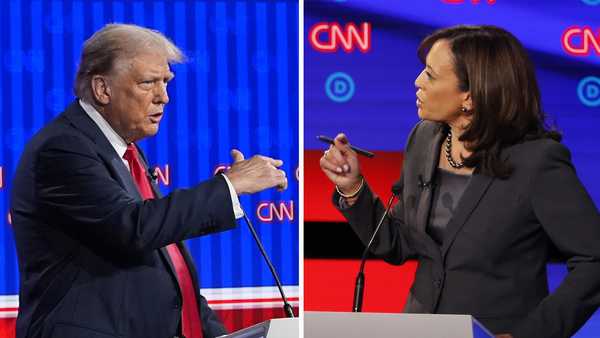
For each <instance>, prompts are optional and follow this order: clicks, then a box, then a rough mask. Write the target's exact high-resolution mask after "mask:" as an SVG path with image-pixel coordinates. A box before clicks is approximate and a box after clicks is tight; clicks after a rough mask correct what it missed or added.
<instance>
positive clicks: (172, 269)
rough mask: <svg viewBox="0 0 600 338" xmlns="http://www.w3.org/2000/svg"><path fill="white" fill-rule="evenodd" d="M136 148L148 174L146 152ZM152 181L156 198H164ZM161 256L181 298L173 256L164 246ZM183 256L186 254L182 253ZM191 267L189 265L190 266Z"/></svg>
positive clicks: (179, 244)
mask: <svg viewBox="0 0 600 338" xmlns="http://www.w3.org/2000/svg"><path fill="white" fill-rule="evenodd" d="M135 146H136V148H137V149H138V154H140V160H141V162H142V165H143V166H144V168H145V169H146V171H147V172H148V167H149V166H148V161H147V160H146V155H145V154H144V152H143V151H142V149H141V148H140V147H138V145H137V144H136V145H135ZM148 179H149V180H150V187H152V192H153V193H154V196H155V197H156V198H162V193H161V192H160V189H158V186H157V185H156V181H154V180H153V179H151V178H148ZM177 246H178V247H180V248H181V246H182V243H178V245H177ZM159 252H160V255H161V256H162V258H163V259H164V261H165V262H166V263H167V267H168V268H169V269H168V270H169V273H170V274H171V277H172V278H173V279H174V281H175V284H177V290H178V292H179V295H180V296H181V290H180V289H179V282H178V279H177V271H176V270H175V266H174V265H173V262H172V261H171V256H170V255H169V252H168V251H167V247H166V246H164V247H162V248H160V249H159ZM182 255H184V257H185V254H184V253H183V251H182ZM188 267H189V264H188Z"/></svg>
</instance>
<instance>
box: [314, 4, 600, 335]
mask: <svg viewBox="0 0 600 338" xmlns="http://www.w3.org/2000/svg"><path fill="white" fill-rule="evenodd" d="M322 22H324V23H333V22H337V23H339V24H340V25H341V26H342V27H345V25H346V24H349V23H355V24H356V25H358V26H359V25H360V24H361V23H364V22H369V23H371V25H372V28H371V30H372V32H371V48H370V49H369V50H368V51H366V52H363V51H361V50H359V49H358V48H355V49H354V50H353V51H351V52H346V51H344V50H342V49H340V50H338V51H336V52H330V53H322V52H320V51H317V50H316V49H315V48H314V47H313V45H312V44H311V42H310V41H309V39H307V40H305V42H304V46H305V47H304V50H305V53H304V55H305V59H304V69H305V70H306V72H305V77H304V83H305V100H304V107H305V115H304V116H305V117H304V121H305V123H304V135H305V143H304V146H305V148H307V149H324V146H323V144H322V143H320V142H318V141H317V140H316V139H315V136H316V135H329V136H335V135H336V134H337V133H338V132H340V131H343V132H346V133H347V135H348V136H349V138H350V140H351V141H352V143H353V144H355V145H357V146H359V147H364V148H366V149H369V150H384V151H401V150H402V149H403V147H404V143H405V141H406V138H407V136H408V133H409V132H410V130H411V129H412V127H413V126H414V125H415V123H416V122H417V121H418V117H417V114H416V107H415V92H416V88H415V86H414V80H415V78H416V77H417V76H418V74H419V73H420V72H421V70H422V68H423V65H422V64H421V62H420V61H419V59H418V58H417V53H416V51H417V46H418V44H419V42H420V41H421V40H422V39H423V38H424V37H425V36H427V35H428V34H430V33H432V32H433V31H434V30H436V29H438V28H441V27H447V26H452V25H457V24H494V25H498V26H501V27H504V28H506V29H508V30H509V31H510V32H512V33H513V34H514V35H516V36H517V38H518V39H519V40H521V42H522V43H523V44H524V45H525V47H526V48H527V49H528V52H529V55H530V57H531V58H532V60H533V62H534V64H535V66H536V72H537V76H538V81H539V84H540V87H541V92H542V101H543V106H544V109H545V111H546V112H547V114H548V115H549V116H550V117H551V122H554V123H555V124H556V125H557V126H558V128H559V130H560V131H562V132H563V134H564V141H563V142H564V143H565V144H566V145H567V146H568V148H569V149H570V150H571V152H572V157H573V162H574V164H575V167H576V169H577V174H578V176H579V178H580V179H581V181H582V182H583V184H584V185H585V187H586V188H587V191H588V192H589V193H590V195H591V196H592V198H593V200H594V201H595V203H596V205H597V206H598V205H600V171H599V167H600V147H598V130H600V1H598V0H569V1H566V0H537V1H517V0H495V1H485V0H481V1H475V0H473V1H471V0H464V1H461V0H445V1H444V0H419V1H410V2H407V1H395V2H394V1H371V0H321V1H310V0H307V1H306V3H305V25H304V26H305V33H306V34H305V36H306V37H309V36H310V30H311V28H312V27H314V25H316V24H317V23H322ZM573 27H575V28H579V29H583V28H584V27H589V28H591V30H592V31H593V32H594V33H593V35H594V36H595V40H596V41H597V45H598V48H595V46H594V43H593V42H592V40H591V39H590V38H589V37H588V38H586V39H587V43H588V47H589V50H588V51H589V53H588V54H589V55H579V56H575V55H572V53H568V52H567V50H568V49H569V47H571V49H573V48H575V49H581V48H582V47H583V46H584V43H585V42H586V41H585V40H586V39H584V38H583V37H582V36H583V34H582V33H577V34H574V35H572V36H571V37H570V38H569V39H568V40H569V41H568V43H567V46H565V45H564V43H563V35H564V34H565V32H567V31H568V30H569V28H573ZM359 28H360V27H359ZM359 32H362V31H361V30H360V29H359ZM319 38H320V41H321V42H323V43H326V42H329V40H330V37H329V34H327V33H322V34H320V35H319ZM355 46H358V45H357V44H355ZM599 245H600V244H599ZM565 273H566V269H565V267H564V265H562V264H559V265H554V264H553V265H550V266H549V269H548V275H549V281H550V285H551V287H552V288H555V287H556V286H557V285H558V283H559V282H560V281H561V280H562V278H563V277H564V275H565ZM599 336H600V314H599V313H597V314H596V315H595V316H594V317H593V318H592V320H591V321H590V322H588V323H587V324H586V326H585V327H584V328H583V329H581V331H580V332H579V333H578V334H577V336H576V337H579V338H582V337H590V338H591V337H599Z"/></svg>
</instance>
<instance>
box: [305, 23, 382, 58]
mask: <svg viewBox="0 0 600 338" xmlns="http://www.w3.org/2000/svg"><path fill="white" fill-rule="evenodd" d="M308 41H309V42H310V44H311V46H312V47H313V48H314V49H315V50H317V51H319V52H324V53H332V52H336V51H338V50H339V49H340V48H341V49H342V50H343V51H344V52H346V53H350V52H352V51H353V50H354V49H358V50H359V51H361V52H362V53H367V52H368V51H369V50H370V49H371V24H370V23H368V22H363V23H361V24H358V25H357V24H355V23H352V22H351V23H347V24H346V25H345V26H344V27H342V26H341V25H340V24H339V23H336V22H333V23H326V22H320V23H318V24H316V25H314V26H312V28H311V29H310V31H309V36H308Z"/></svg>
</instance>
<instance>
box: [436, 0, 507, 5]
mask: <svg viewBox="0 0 600 338" xmlns="http://www.w3.org/2000/svg"><path fill="white" fill-rule="evenodd" d="M442 2H443V3H446V4H450V5H460V4H463V3H465V0H442ZM471 2H472V3H473V5H479V3H480V2H481V0H471ZM487 3H488V4H489V5H493V4H495V3H496V0H487Z"/></svg>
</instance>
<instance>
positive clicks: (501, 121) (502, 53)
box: [418, 25, 562, 178]
mask: <svg viewBox="0 0 600 338" xmlns="http://www.w3.org/2000/svg"><path fill="white" fill-rule="evenodd" d="M438 40H446V41H448V42H449V43H450V46H451V50H452V54H453V56H454V71H455V73H456V76H457V77H458V86H459V89H460V90H461V91H463V92H466V91H470V93H471V99H472V101H473V108H472V111H470V113H471V114H472V121H471V123H470V124H469V125H468V127H467V129H466V130H465V132H464V133H463V134H462V135H461V136H460V138H459V140H460V141H463V142H466V143H465V144H466V145H467V149H468V150H469V151H471V152H472V154H471V155H470V156H469V157H467V158H464V159H463V160H464V164H465V166H467V167H469V168H474V167H478V168H479V170H480V172H481V173H483V174H485V175H488V176H493V177H499V178H507V177H509V176H510V175H511V173H512V172H513V169H514V168H513V167H512V166H511V165H510V164H508V163H507V162H505V161H503V160H502V159H501V157H500V153H501V151H502V149H504V148H506V147H508V146H510V145H513V144H516V143H519V142H523V141H525V140H532V139H539V138H551V139H554V140H556V141H559V142H560V140H561V138H562V137H561V134H560V133H559V132H557V131H556V130H555V129H554V128H552V130H551V129H550V128H548V127H547V124H546V115H545V114H544V112H543V111H542V105H541V99H540V90H539V87H538V84H537V80H536V77H535V71H534V67H533V64H532V63H531V61H530V60H529V57H528V56H527V53H526V51H525V48H523V45H521V43H520V42H519V40H517V38H515V37H514V36H513V35H512V34H511V33H509V32H507V31H506V30H504V29H502V28H499V27H495V26H464V25H460V26H454V27H449V28H444V29H440V30H438V31H436V32H434V33H433V34H431V35H429V36H427V37H426V38H425V39H424V40H423V41H422V42H421V44H420V45H419V49H418V55H419V58H420V59H421V61H422V62H423V64H425V57H426V56H427V54H428V53H429V50H430V49H431V47H432V46H433V44H434V43H435V42H436V41H438Z"/></svg>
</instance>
